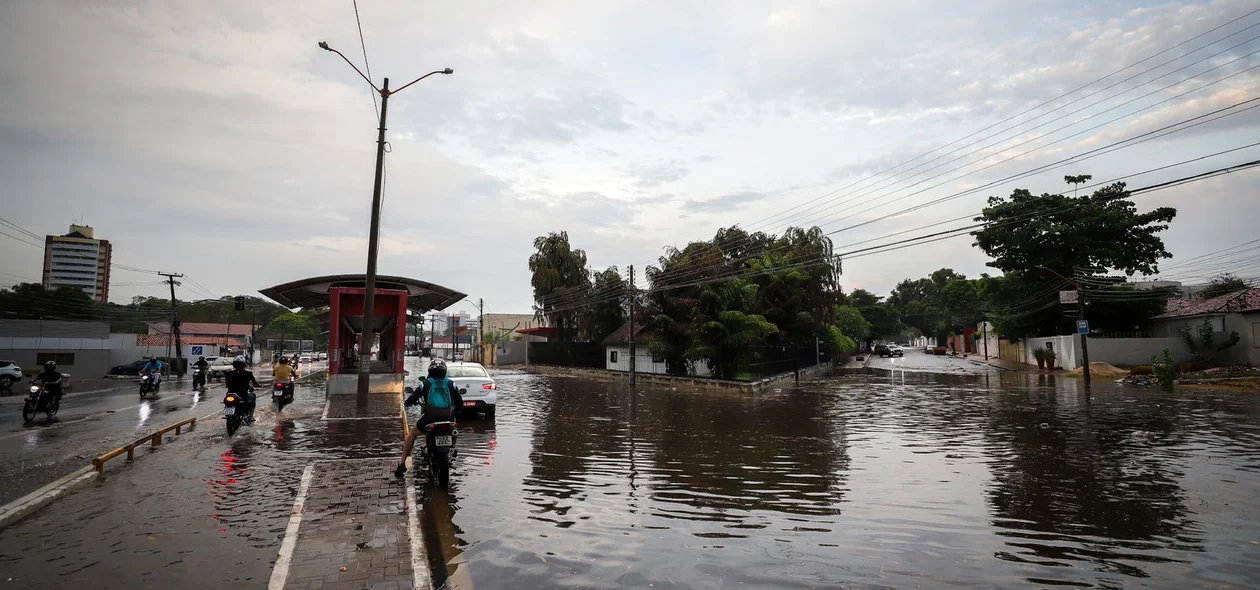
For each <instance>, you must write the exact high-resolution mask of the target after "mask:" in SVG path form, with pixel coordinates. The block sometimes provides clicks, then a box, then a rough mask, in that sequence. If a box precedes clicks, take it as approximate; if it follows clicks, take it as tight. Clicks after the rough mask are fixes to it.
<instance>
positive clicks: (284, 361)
mask: <svg viewBox="0 0 1260 590" xmlns="http://www.w3.org/2000/svg"><path fill="white" fill-rule="evenodd" d="M280 364H282V365H287V364H289V357H287V356H282V357H280Z"/></svg>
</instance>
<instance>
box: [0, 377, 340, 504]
mask: <svg viewBox="0 0 1260 590" xmlns="http://www.w3.org/2000/svg"><path fill="white" fill-rule="evenodd" d="M312 369H315V370H319V369H320V367H318V366H316V367H312ZM258 374H259V378H260V379H266V374H269V371H267V370H264V369H260V370H259V371H258ZM223 393H224V389H223V386H222V385H219V384H210V385H209V386H208V387H207V388H206V391H205V393H204V394H202V393H196V392H193V391H192V380H191V379H169V378H168V379H167V380H166V381H164V382H163V383H162V388H161V391H160V392H159V393H158V394H157V396H156V397H154V396H152V395H150V396H147V397H146V399H143V400H142V399H140V395H139V385H138V384H137V382H136V381H135V380H134V379H125V380H120V381H118V382H117V384H114V385H111V386H109V387H108V388H104V389H98V390H94V391H85V392H71V393H67V394H66V395H65V396H64V397H62V400H61V407H60V410H59V411H58V412H57V415H56V416H53V417H51V418H49V417H47V416H45V415H44V414H39V415H37V416H36V417H35V420H33V421H32V422H31V423H30V424H25V423H24V422H23V420H22V402H23V399H24V397H23V396H20V395H15V396H8V397H4V398H0V446H2V447H3V448H4V450H5V452H4V453H0V481H4V482H5V485H3V486H0V504H3V503H7V502H10V501H12V500H15V499H17V498H20V497H22V496H23V495H25V494H27V493H30V492H32V491H34V490H36V489H38V488H39V487H41V486H43V485H45V484H47V483H50V482H52V481H53V480H56V479H57V478H59V477H61V476H63V475H66V474H68V473H71V472H73V471H75V470H78V469H80V468H82V467H84V466H86V465H88V464H90V463H91V461H92V459H93V458H95V457H97V456H99V455H100V454H102V453H105V452H107V451H109V450H112V449H115V448H117V447H120V446H123V445H125V444H128V443H131V442H133V441H135V440H136V439H137V438H140V437H141V436H143V435H145V434H147V433H150V432H152V431H154V430H156V429H158V428H161V427H162V426H165V425H168V424H171V423H174V422H178V421H180V420H183V419H185V418H190V417H194V416H195V417H197V418H198V419H200V418H203V417H205V416H207V415H209V414H211V413H213V412H216V411H218V410H220V409H221V408H222V406H221V404H220V400H221V399H222V396H223Z"/></svg>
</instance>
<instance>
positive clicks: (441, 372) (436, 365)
mask: <svg viewBox="0 0 1260 590" xmlns="http://www.w3.org/2000/svg"><path fill="white" fill-rule="evenodd" d="M429 376H430V377H433V378H434V379H442V378H443V377H446V363H445V362H443V361H442V359H433V360H432V361H431V362H430V363H429Z"/></svg>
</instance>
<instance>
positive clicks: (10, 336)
mask: <svg viewBox="0 0 1260 590" xmlns="http://www.w3.org/2000/svg"><path fill="white" fill-rule="evenodd" d="M102 330H103V331H102ZM40 334H42V336H41V335H40ZM108 336H109V324H105V323H101V322H55V321H40V320H4V321H2V322H0V358H2V359H4V360H7V361H9V360H11V361H13V362H15V363H17V364H18V366H19V367H21V368H22V370H23V371H24V372H26V373H34V372H38V370H39V369H41V368H42V365H43V363H40V362H39V360H40V355H41V354H46V355H61V359H60V360H58V367H57V368H58V370H60V371H62V372H65V373H70V374H71V375H72V376H74V377H76V378H81V379H82V378H93V377H99V376H101V375H104V374H105V373H106V371H108V370H109V368H110V367H111V366H113V365H112V364H111V363H110V352H111V351H110V348H111V346H112V344H111V342H110V340H109V338H108ZM52 360H56V359H55V358H54V359H52ZM68 361H73V362H68Z"/></svg>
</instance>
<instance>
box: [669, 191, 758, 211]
mask: <svg viewBox="0 0 1260 590" xmlns="http://www.w3.org/2000/svg"><path fill="white" fill-rule="evenodd" d="M764 198H766V194H765V193H758V192H752V191H743V192H738V193H731V194H729V195H723V196H720V197H716V198H712V199H705V200H699V199H690V200H687V201H686V202H684V203H683V207H684V208H685V209H686V210H687V211H690V212H692V213H702V212H709V211H728V210H731V209H737V208H739V207H741V206H743V205H747V204H749V203H752V202H754V201H759V200H761V199H764Z"/></svg>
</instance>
